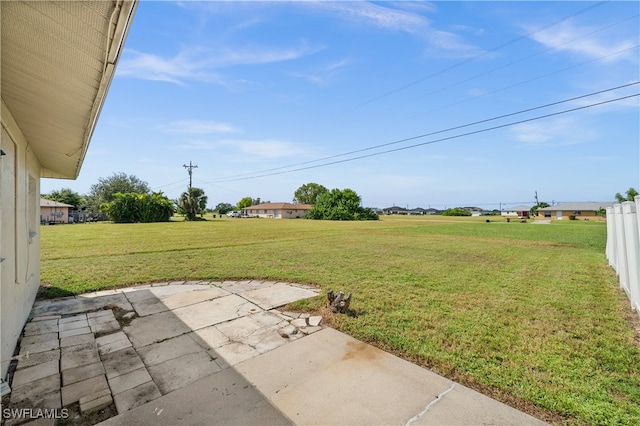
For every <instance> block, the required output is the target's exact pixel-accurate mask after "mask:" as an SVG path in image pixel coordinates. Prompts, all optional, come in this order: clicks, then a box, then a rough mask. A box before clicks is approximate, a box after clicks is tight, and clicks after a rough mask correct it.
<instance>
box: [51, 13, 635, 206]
mask: <svg viewBox="0 0 640 426" xmlns="http://www.w3.org/2000/svg"><path fill="white" fill-rule="evenodd" d="M639 13H640V4H639V3H638V2H635V1H630V2H602V3H599V2H574V1H565V2H546V1H545V2H543V1H539V2H458V1H448V2H422V1H405V2H391V1H383V2H364V1H356V2H347V1H337V2H329V1H320V2H314V1H297V2H284V1H279V2H251V1H233V2H227V1H209V2H191V1H187V2H149V1H142V2H140V3H139V5H138V9H137V12H136V15H135V18H134V21H133V25H132V27H131V31H130V33H129V36H128V38H127V41H126V44H125V50H124V52H123V54H122V56H121V58H120V62H119V64H118V68H117V72H116V76H115V78H114V80H113V83H112V85H111V89H110V92H109V95H108V97H107V101H106V103H105V105H104V108H103V110H102V113H101V116H100V121H99V123H98V125H97V127H96V129H95V132H94V135H93V139H92V141H91V144H90V146H89V150H88V153H87V156H86V158H85V162H84V165H83V168H82V171H81V173H80V176H79V178H78V179H77V180H75V181H65V180H52V179H43V180H42V185H41V192H42V193H47V192H49V191H51V190H53V189H60V188H71V189H73V190H74V191H77V192H79V193H81V194H84V193H87V192H89V189H90V187H91V185H92V184H94V183H96V182H97V181H98V179H99V178H100V177H108V176H110V175H112V174H113V173H115V172H118V173H119V172H124V173H127V174H133V175H135V176H137V177H138V178H140V179H142V180H144V181H146V182H148V183H149V185H150V187H151V188H152V189H154V190H160V191H163V192H164V193H165V194H166V195H167V196H169V197H170V198H177V197H178V196H179V194H180V193H181V192H183V191H185V190H186V187H187V185H188V174H187V170H186V169H185V168H184V167H183V165H184V164H189V162H190V161H192V162H193V164H195V165H197V166H198V168H197V169H194V172H193V185H194V186H198V187H201V188H203V189H204V190H205V192H206V194H207V195H208V196H209V205H210V206H215V205H216V204H217V203H219V202H229V203H231V204H235V203H236V202H237V201H239V200H240V199H241V198H243V197H245V196H251V197H253V198H258V197H260V198H261V199H262V200H270V201H273V202H276V201H287V202H290V201H291V199H292V197H293V193H294V191H295V190H296V189H297V188H298V187H299V186H300V185H302V184H304V183H308V182H316V183H320V184H322V185H324V186H326V187H327V188H341V189H342V188H351V189H353V190H355V191H356V192H357V193H358V194H359V195H361V196H362V199H363V204H364V205H365V206H372V207H387V206H391V205H393V204H396V205H400V206H409V207H417V206H420V207H425V208H426V207H428V206H431V207H438V208H442V207H453V206H459V205H464V206H470V205H477V206H480V207H486V208H498V207H499V205H500V203H502V205H503V207H504V205H505V204H506V205H510V204H521V203H525V202H526V203H533V202H534V192H535V191H537V192H538V195H539V197H540V200H541V201H547V202H552V201H555V202H562V201H613V195H614V194H615V193H616V192H624V191H625V190H626V189H627V188H629V187H630V186H634V187H636V188H638V187H639V186H640V185H639V181H640V153H639V145H640V134H639V133H640V118H639V117H640V114H639V105H640V104H639V101H638V97H637V96H636V97H630V98H627V99H624V100H618V101H614V102H610V103H607V104H603V105H600V106H594V107H589V105H593V104H596V103H599V102H603V101H610V100H614V99H617V98H621V97H625V96H630V95H635V94H637V93H638V92H639V91H640V85H638V84H632V83H634V82H637V81H638V80H640V71H639V70H640V64H639V50H638V44H639V43H640V40H639V32H640V30H639V28H640V23H639V19H638V14H639ZM628 84H632V85H630V86H628V87H625V88H620V89H616V90H608V89H611V88H614V87H618V86H622V85H628ZM607 90H608V91H607ZM599 91H605V92H603V93H599V94H596V95H593V96H588V97H584V98H580V99H575V100H572V101H568V102H563V103H560V104H557V105H553V106H549V107H545V108H539V109H536V110H532V111H529V112H525V113H521V114H515V115H511V116H509V117H504V118H497V117H500V116H503V115H507V114H513V113H517V112H520V111H523V110H528V109H531V108H536V107H541V106H544V105H547V104H551V103H555V102H559V101H564V100H568V99H571V98H575V97H578V96H582V95H587V94H590V93H594V92H599ZM579 107H587V108H584V109H581V110H578V111H574V112H568V113H562V111H566V110H570V109H574V108H579ZM550 114H557V115H553V116H550V117H547V118H544V119H537V120H532V121H527V122H521V123H519V124H513V125H510V124H511V123H514V122H519V121H524V120H529V119H535V118H536V117H539V116H543V115H550ZM494 118H496V119H495V120H491V121H486V122H483V123H480V124H473V123H475V122H478V121H483V120H489V119H494ZM459 126H465V127H460V128H458V129H455V130H449V129H453V128H456V127H459ZM498 126H502V127H500V128H497V129H494V130H486V129H488V128H491V127H498ZM485 130H486V131H485ZM435 132H439V133H436V134H433V135H431V136H425V137H420V136H422V135H427V134H431V133H435ZM465 133H473V134H470V135H466V136H461V137H459V135H462V134H465ZM411 138H414V139H411ZM445 138H446V140H440V139H445ZM405 139H411V140H408V141H405V142H401V141H402V140H405ZM416 144H422V145H420V146H416V147H413V148H409V146H410V145H416ZM380 145H384V146H380ZM375 147H378V148H375ZM398 148H403V149H400V150H397V149H398ZM394 149H395V151H393V152H387V153H383V151H389V150H394ZM354 151H358V152H354ZM350 152H353V153H352V154H347V153H350ZM344 154H347V155H344ZM372 154H373V155H372ZM361 156H367V157H365V158H360V159H355V160H351V159H353V158H354V157H361ZM345 160H347V161H345ZM337 161H338V163H335V164H330V165H327V163H331V162H337ZM291 170H295V171H291ZM256 176H258V177H256ZM638 189H640V188H638Z"/></svg>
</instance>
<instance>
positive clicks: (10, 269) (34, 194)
mask: <svg viewBox="0 0 640 426" xmlns="http://www.w3.org/2000/svg"><path fill="white" fill-rule="evenodd" d="M1 121H2V138H1V141H0V148H1V149H2V151H3V152H4V153H5V155H3V156H2V157H1V159H0V162H1V165H0V167H1V170H2V172H1V173H2V180H1V181H0V305H1V306H0V308H1V310H0V315H1V321H0V323H1V324H0V328H1V329H0V332H1V334H0V337H1V339H0V360H1V361H2V376H1V377H2V378H5V377H6V374H7V370H8V368H9V363H10V359H11V357H12V356H13V351H14V349H15V347H16V343H17V342H18V338H19V337H20V334H21V333H22V328H23V327H24V324H25V323H26V321H27V318H28V316H29V313H30V312H31V307H32V305H33V302H34V300H35V297H36V293H37V291H38V287H39V284H40V221H39V217H40V163H39V161H38V159H37V158H36V156H35V155H34V154H33V152H32V151H31V150H30V148H29V145H28V143H27V141H26V139H25V138H24V135H23V134H22V132H21V131H20V129H19V128H18V126H17V124H16V122H15V120H14V119H13V116H12V115H11V113H10V111H9V109H8V108H7V106H6V105H5V103H4V101H3V102H2V120H1Z"/></svg>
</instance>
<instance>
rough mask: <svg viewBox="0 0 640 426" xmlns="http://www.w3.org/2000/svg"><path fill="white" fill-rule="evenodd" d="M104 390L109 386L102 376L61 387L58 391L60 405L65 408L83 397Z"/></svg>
mask: <svg viewBox="0 0 640 426" xmlns="http://www.w3.org/2000/svg"><path fill="white" fill-rule="evenodd" d="M105 389H109V385H108V384H107V378H106V377H105V376H104V375H101V376H96V377H92V378H90V379H87V380H83V381H81V382H77V383H73V384H71V385H68V386H63V387H62V389H60V391H61V392H62V405H63V406H65V405H69V404H71V403H73V402H78V401H80V398H82V397H83V396H85V395H90V394H93V393H96V392H100V391H102V390H105Z"/></svg>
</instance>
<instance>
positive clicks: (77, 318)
mask: <svg viewBox="0 0 640 426" xmlns="http://www.w3.org/2000/svg"><path fill="white" fill-rule="evenodd" d="M86 320H87V314H80V315H72V316H69V317H64V318H60V319H59V320H58V325H62V324H67V323H70V322H76V321H86Z"/></svg>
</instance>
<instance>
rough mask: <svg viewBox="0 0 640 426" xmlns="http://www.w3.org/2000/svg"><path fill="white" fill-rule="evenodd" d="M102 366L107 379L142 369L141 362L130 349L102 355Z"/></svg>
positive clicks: (133, 350) (136, 354)
mask: <svg viewBox="0 0 640 426" xmlns="http://www.w3.org/2000/svg"><path fill="white" fill-rule="evenodd" d="M102 364H103V366H104V370H105V372H106V374H107V379H110V378H112V377H116V376H120V375H122V374H126V373H128V372H130V371H133V370H137V369H138V368H144V364H143V362H142V360H141V359H140V357H139V356H138V353H137V352H136V351H135V349H133V348H132V347H129V348H125V349H121V350H119V351H113V352H109V353H107V354H103V355H102Z"/></svg>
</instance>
